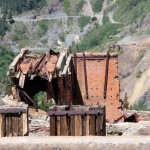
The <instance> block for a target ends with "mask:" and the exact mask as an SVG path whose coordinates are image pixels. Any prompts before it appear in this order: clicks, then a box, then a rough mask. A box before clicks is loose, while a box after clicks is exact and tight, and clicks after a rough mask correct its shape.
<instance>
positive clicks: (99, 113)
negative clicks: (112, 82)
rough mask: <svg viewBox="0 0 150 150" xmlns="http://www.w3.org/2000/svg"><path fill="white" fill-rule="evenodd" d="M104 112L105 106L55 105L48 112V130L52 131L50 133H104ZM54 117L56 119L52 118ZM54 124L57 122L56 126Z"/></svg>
mask: <svg viewBox="0 0 150 150" xmlns="http://www.w3.org/2000/svg"><path fill="white" fill-rule="evenodd" d="M94 108H95V110H94ZM104 113H105V107H97V106H95V107H94V106H80V105H79V106H64V107H61V106H55V107H54V108H52V109H51V110H50V111H49V113H48V114H49V116H50V118H51V117H52V118H51V119H50V132H52V133H50V135H56V136H62V135H64V136H66V135H71V136H82V135H84V136H87V135H99V136H101V135H104V134H103V133H105V131H103V130H104V129H105V127H104V126H105V122H104V121H105V118H104V117H105V114H104ZM54 117H56V119H53V118H54ZM54 122H55V123H54ZM54 124H57V126H55V125H54ZM56 130H57V131H56ZM54 131H56V134H54Z"/></svg>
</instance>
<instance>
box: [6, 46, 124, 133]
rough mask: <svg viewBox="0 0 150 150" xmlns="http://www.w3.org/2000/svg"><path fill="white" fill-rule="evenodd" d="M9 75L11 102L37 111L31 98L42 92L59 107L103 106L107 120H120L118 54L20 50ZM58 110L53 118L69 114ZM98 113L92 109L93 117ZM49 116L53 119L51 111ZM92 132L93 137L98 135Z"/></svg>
mask: <svg viewBox="0 0 150 150" xmlns="http://www.w3.org/2000/svg"><path fill="white" fill-rule="evenodd" d="M8 75H9V76H10V77H11V80H12V82H13V86H12V95H13V96H12V101H17V102H19V101H23V102H25V103H26V104H28V105H29V106H33V107H35V108H36V107H37V106H36V103H35V102H34V100H33V97H34V96H35V94H37V93H38V92H40V91H45V92H46V93H47V100H49V99H51V98H53V99H54V101H55V104H56V105H58V106H60V107H61V106H66V105H67V106H68V107H69V108H70V106H72V105H73V106H77V105H79V107H80V106H81V107H83V105H84V106H85V107H87V108H88V109H89V106H92V105H93V106H105V107H106V120H107V121H111V120H117V121H121V113H120V112H121V111H120V110H121V108H122V107H121V102H120V100H119V80H118V57H117V54H113V53H109V52H107V53H92V52H78V53H74V54H70V53H69V52H68V51H63V52H61V53H56V52H54V51H53V50H50V51H48V52H46V53H45V54H34V53H31V52H30V51H29V50H27V49H22V50H21V52H20V54H19V55H18V56H16V58H15V59H14V61H13V62H12V64H11V65H10V68H9V71H8ZM96 108H97V107H96ZM84 109H85V108H84ZM78 110H79V109H76V112H74V113H75V114H77V111H78ZM85 110H86V109H85ZM90 110H91V109H90ZM90 110H89V111H90ZM52 111H53V110H52ZM59 111H60V110H59V109H58V111H56V110H55V113H54V114H53V115H54V116H55V118H56V117H58V114H59V115H60V116H61V114H64V115H66V116H67V115H68V110H67V113H66V114H65V113H63V112H62V111H61V112H60V113H59ZM63 111H64V110H63ZM82 111H83V110H82ZM65 112H66V110H65ZM102 112H103V113H101V115H103V117H105V110H104V111H102ZM69 113H71V112H69ZM97 113H99V112H98V111H97V109H95V115H98V114H97ZM83 114H86V112H85V111H84V112H83ZM89 114H90V113H89ZM99 114H100V113H99ZM49 115H50V116H53V115H52V113H51V111H50V112H49ZM78 115H79V114H78ZM80 115H81V113H80ZM82 116H83V115H82ZM82 118H83V117H82ZM96 118H98V117H96ZM52 122H55V121H54V120H52ZM52 122H51V124H53V123H52ZM81 122H82V121H81ZM94 122H95V121H94ZM96 122H97V121H96ZM103 122H105V118H103V121H101V124H104V123H103ZM63 124H64V123H63ZM53 125H54V124H53ZM60 126H62V125H60ZM93 128H97V127H96V126H95V127H93ZM51 131H52V130H51ZM53 132H54V131H53ZM94 133H95V132H94ZM94 133H92V135H98V134H94ZM97 133H98V132H97ZM67 135H68V133H67ZM78 135H80V134H78ZM81 135H82V134H81ZM103 135H104V132H103Z"/></svg>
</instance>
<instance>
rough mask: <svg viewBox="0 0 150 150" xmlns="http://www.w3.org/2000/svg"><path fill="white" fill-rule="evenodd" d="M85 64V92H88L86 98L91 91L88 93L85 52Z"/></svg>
mask: <svg viewBox="0 0 150 150" xmlns="http://www.w3.org/2000/svg"><path fill="white" fill-rule="evenodd" d="M83 66H84V80H85V92H86V98H87V99H88V98H89V93H88V82H87V71H86V58H85V54H84V52H83Z"/></svg>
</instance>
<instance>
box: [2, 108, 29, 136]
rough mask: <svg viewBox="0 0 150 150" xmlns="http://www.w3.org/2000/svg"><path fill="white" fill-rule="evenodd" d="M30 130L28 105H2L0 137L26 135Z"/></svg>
mask: <svg viewBox="0 0 150 150" xmlns="http://www.w3.org/2000/svg"><path fill="white" fill-rule="evenodd" d="M11 110H12V111H11ZM28 131H29V129H28V108H27V106H24V107H21V106H19V107H14V108H11V107H8V106H3V107H2V106H1V107H0V137H5V136H7V137H10V136H26V135H28Z"/></svg>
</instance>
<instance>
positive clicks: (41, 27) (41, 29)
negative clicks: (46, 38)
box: [37, 20, 48, 37]
mask: <svg viewBox="0 0 150 150" xmlns="http://www.w3.org/2000/svg"><path fill="white" fill-rule="evenodd" d="M47 31H48V20H42V21H38V31H37V35H38V36H39V37H42V36H43V35H45V34H46V33H47Z"/></svg>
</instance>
